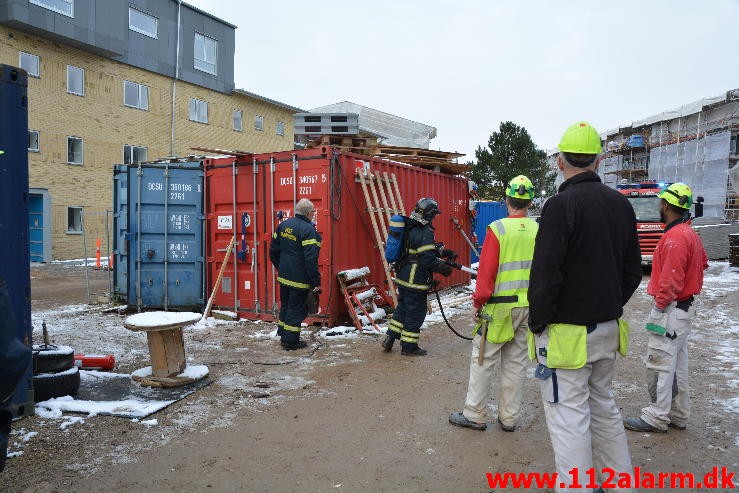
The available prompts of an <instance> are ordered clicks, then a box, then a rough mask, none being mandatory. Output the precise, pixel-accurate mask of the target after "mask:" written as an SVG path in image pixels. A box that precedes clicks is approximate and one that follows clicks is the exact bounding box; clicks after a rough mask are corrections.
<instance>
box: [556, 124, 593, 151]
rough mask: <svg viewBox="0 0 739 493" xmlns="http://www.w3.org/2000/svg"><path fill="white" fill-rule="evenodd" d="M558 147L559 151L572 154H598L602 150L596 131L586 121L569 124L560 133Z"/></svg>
mask: <svg viewBox="0 0 739 493" xmlns="http://www.w3.org/2000/svg"><path fill="white" fill-rule="evenodd" d="M558 148H559V151H560V152H571V153H573V154H600V153H601V151H602V150H603V148H602V147H601V145H600V135H598V131H597V130H595V128H594V127H593V126H592V125H591V124H589V123H588V122H577V123H575V124H572V125H570V126H569V127H568V128H567V130H565V133H563V134H562V140H560V141H559V146H558Z"/></svg>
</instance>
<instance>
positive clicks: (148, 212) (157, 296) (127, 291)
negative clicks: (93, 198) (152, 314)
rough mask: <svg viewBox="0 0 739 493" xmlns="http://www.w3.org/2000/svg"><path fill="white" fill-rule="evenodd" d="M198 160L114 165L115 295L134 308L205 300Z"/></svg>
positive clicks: (186, 305) (186, 304) (191, 304)
mask: <svg viewBox="0 0 739 493" xmlns="http://www.w3.org/2000/svg"><path fill="white" fill-rule="evenodd" d="M203 176H204V174H203V163H202V161H200V160H186V161H175V162H161V163H159V162H158V163H146V164H142V165H140V166H139V165H130V166H128V165H117V166H115V167H114V170H113V183H114V188H113V202H114V203H113V207H114V214H113V232H114V235H113V255H114V283H113V294H114V297H115V298H117V299H119V300H121V301H125V302H126V303H128V305H129V306H135V307H137V308H138V309H139V310H142V309H148V308H157V309H160V308H163V309H165V310H169V309H175V310H177V309H195V308H199V307H201V306H202V305H203V304H204V303H203V300H204V296H205V295H204V290H205V282H204V281H205V254H204V252H205V247H204V238H205V234H204V226H205V215H204V212H203Z"/></svg>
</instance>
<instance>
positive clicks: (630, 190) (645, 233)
mask: <svg viewBox="0 0 739 493" xmlns="http://www.w3.org/2000/svg"><path fill="white" fill-rule="evenodd" d="M668 185H670V184H669V183H657V182H656V181H643V182H641V183H623V184H620V185H616V189H617V190H618V191H619V192H621V194H623V195H625V196H626V198H627V199H628V200H629V202H630V203H631V206H632V207H633V208H634V213H636V233H637V235H638V236H639V248H641V263H642V265H643V266H651V265H652V256H653V255H654V249H655V248H656V247H657V242H659V239H660V238H661V237H662V235H663V234H664V232H665V225H664V224H663V223H661V222H660V220H659V206H660V204H659V201H660V198H659V197H658V196H657V194H659V192H660V191H662V189H663V188H665V187H666V186H668ZM702 202H703V197H696V200H695V216H694V217H701V216H702V215H703V204H702Z"/></svg>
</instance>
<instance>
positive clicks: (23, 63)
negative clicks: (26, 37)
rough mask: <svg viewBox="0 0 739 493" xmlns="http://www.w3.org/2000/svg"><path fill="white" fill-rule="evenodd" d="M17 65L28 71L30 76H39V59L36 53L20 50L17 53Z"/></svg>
mask: <svg viewBox="0 0 739 493" xmlns="http://www.w3.org/2000/svg"><path fill="white" fill-rule="evenodd" d="M18 65H19V66H20V68H22V69H23V70H25V71H26V72H28V75H30V76H32V77H40V76H41V72H40V70H41V69H40V67H41V61H40V59H39V57H38V55H32V54H30V53H26V52H24V51H21V52H19V53H18Z"/></svg>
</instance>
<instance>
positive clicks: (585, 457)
mask: <svg viewBox="0 0 739 493" xmlns="http://www.w3.org/2000/svg"><path fill="white" fill-rule="evenodd" d="M548 340H549V330H548V329H545V330H544V332H542V333H541V335H538V336H536V355H537V359H538V361H539V363H541V364H543V365H546V362H547V358H546V355H545V354H546V353H545V352H544V351H542V349H541V348H546V346H547V342H548ZM586 343H587V360H586V363H585V366H583V367H582V368H578V369H576V370H564V369H561V368H558V369H556V370H554V372H553V373H552V374H551V375H550V376H549V377H548V378H545V379H540V386H541V393H542V397H543V400H544V415H545V417H546V420H547V427H548V428H549V436H550V438H551V440H552V448H553V449H554V462H555V467H556V469H557V474H558V485H557V491H588V492H590V491H592V489H590V488H584V486H585V485H586V484H587V480H583V478H587V477H588V475H587V474H588V473H587V471H588V469H589V468H591V467H592V468H594V471H595V473H596V475H597V478H598V482H599V483H600V482H602V481H604V480H605V479H607V478H606V477H604V476H603V475H602V474H601V472H602V470H603V468H606V467H608V468H611V469H613V470H614V471H615V472H616V477H618V474H619V473H628V474H633V470H632V468H631V456H630V454H629V446H628V444H627V442H626V432H625V431H624V425H623V422H622V420H621V413H620V412H619V409H618V407H617V406H616V402H615V400H614V397H613V391H612V388H611V387H612V383H613V368H614V366H615V363H616V352H617V351H618V323H617V321H616V320H611V321H608V322H602V323H599V324H597V326H596V328H595V330H593V331H592V332H590V333H589V334H588V335H587V337H586ZM537 370H538V369H537ZM538 373H539V372H538V371H537V377H538ZM573 468H576V470H577V473H578V475H579V478H578V484H580V485H582V486H583V488H570V487H569V486H570V485H571V483H572V480H573V479H574V478H573V477H572V475H571V473H570V471H571V470H572V469H573ZM561 484H564V485H565V487H561ZM609 491H629V492H630V491H632V490H631V489H616V490H609Z"/></svg>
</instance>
